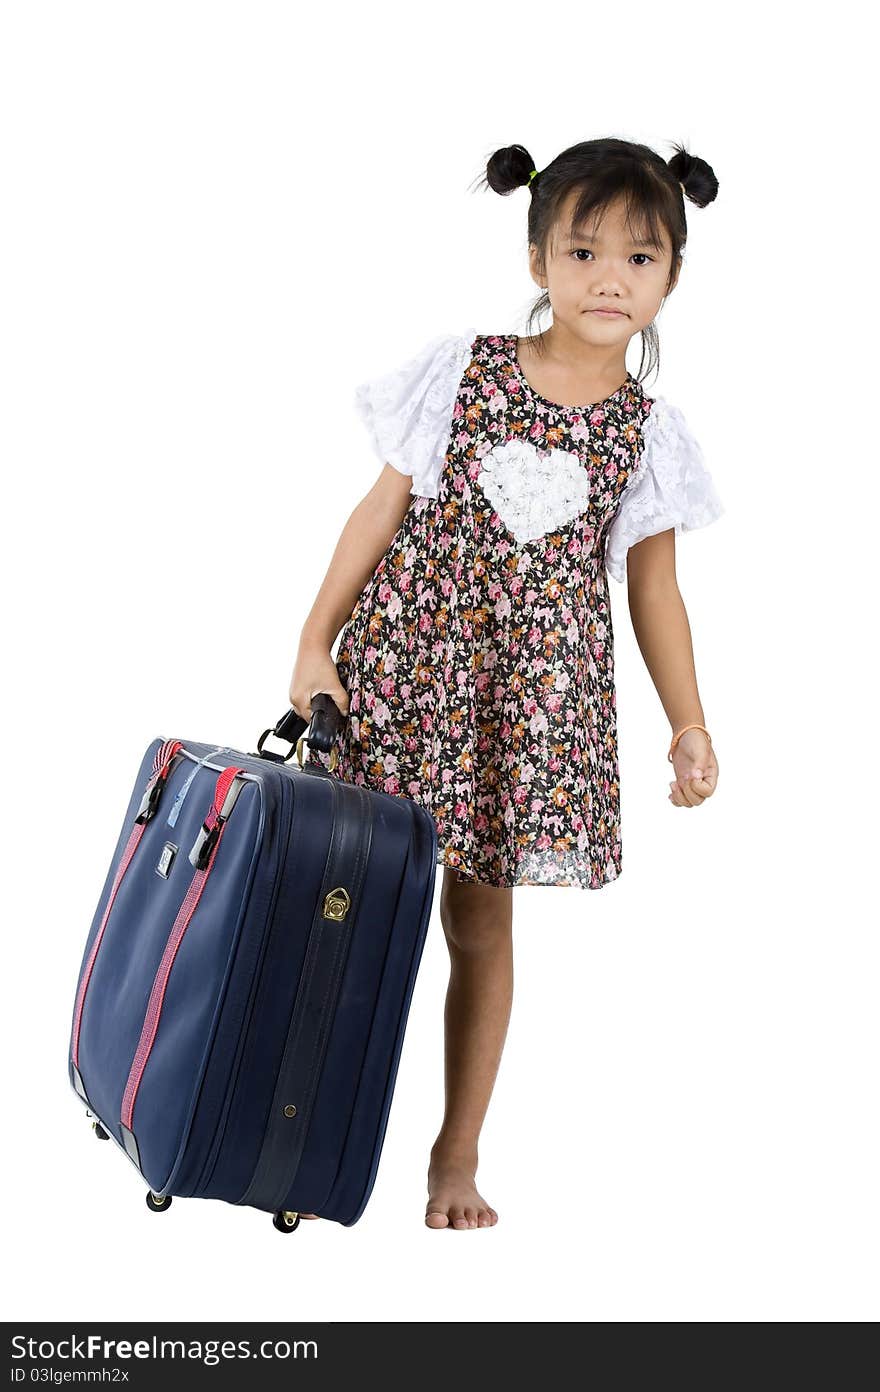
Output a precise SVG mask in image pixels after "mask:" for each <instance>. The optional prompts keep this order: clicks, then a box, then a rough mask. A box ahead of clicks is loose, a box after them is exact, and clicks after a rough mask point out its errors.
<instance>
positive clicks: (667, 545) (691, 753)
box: [626, 528, 718, 807]
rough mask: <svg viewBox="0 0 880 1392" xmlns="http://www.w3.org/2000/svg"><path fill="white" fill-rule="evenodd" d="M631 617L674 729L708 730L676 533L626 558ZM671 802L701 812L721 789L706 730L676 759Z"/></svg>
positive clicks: (683, 742)
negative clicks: (681, 585) (677, 565)
mask: <svg viewBox="0 0 880 1392" xmlns="http://www.w3.org/2000/svg"><path fill="white" fill-rule="evenodd" d="M626 572H627V592H628V601H629V612H630V616H631V618H632V625H633V631H634V632H635V636H636V642H637V643H638V645H639V651H640V652H641V654H642V657H643V658H644V660H645V666H646V667H647V669H648V671H649V673H650V674H651V680H652V681H653V683H654V686H655V687H656V689H657V694H658V696H659V697H660V701H661V703H662V705H663V709H664V710H665V712H666V715H667V717H668V720H669V724H670V726H671V734H670V742H671V741H672V738H673V737H674V736H675V735H676V734H677V733H678V731H679V730H681V729H682V727H683V726H685V725H694V724H697V725H706V724H707V721H706V719H705V716H704V714H703V707H702V703H701V701H700V696H699V692H698V690H697V676H696V672H695V670H694V651H693V646H692V643H691V629H690V624H689V622H688V616H687V610H686V609H685V607H684V600H683V599H682V597H681V593H680V591H679V588H678V581H677V579H676V574H675V530H674V528H670V529H669V530H667V531H664V532H658V533H656V534H655V535H654V536H650V537H645V538H644V539H643V540H642V541H640V542H638V543H637V544H636V545H635V546H632V547H630V549H629V551H628V553H627V558H626ZM672 767H673V769H674V770H675V778H674V780H673V781H672V782H671V783H670V785H669V786H670V789H671V792H670V794H669V800H670V802H672V803H673V805H674V806H676V807H698V806H699V805H700V803H702V802H705V800H706V798H708V797H711V795H712V793H714V791H715V788H716V786H717V783H718V761H717V759H716V758H715V752H714V750H713V747H712V745H711V744H710V743H709V741H708V739H707V738H706V736H705V735H704V734H703V731H702V730H687V731H686V732H685V734H683V735H682V737H681V739H680V740H679V741H678V743H677V745H676V747H675V750H674V751H673V755H672Z"/></svg>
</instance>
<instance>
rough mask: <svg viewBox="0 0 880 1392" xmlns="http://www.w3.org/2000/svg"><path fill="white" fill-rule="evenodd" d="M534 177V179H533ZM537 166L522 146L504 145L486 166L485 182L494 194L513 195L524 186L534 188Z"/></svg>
mask: <svg viewBox="0 0 880 1392" xmlns="http://www.w3.org/2000/svg"><path fill="white" fill-rule="evenodd" d="M533 176H534V178H533ZM535 178H537V166H536V165H535V161H534V160H533V159H532V157H531V155H530V154H529V152H528V150H527V149H526V147H525V146H524V145H505V146H503V148H502V149H500V150H496V151H495V153H494V155H492V156H491V157H490V159H489V162H488V164H487V165H486V179H485V182H486V183H487V184H488V185H489V188H491V189H494V191H495V193H503V194H507V193H513V191H514V189H518V188H522V187H523V185H524V184H531V185H532V187H534V179H535Z"/></svg>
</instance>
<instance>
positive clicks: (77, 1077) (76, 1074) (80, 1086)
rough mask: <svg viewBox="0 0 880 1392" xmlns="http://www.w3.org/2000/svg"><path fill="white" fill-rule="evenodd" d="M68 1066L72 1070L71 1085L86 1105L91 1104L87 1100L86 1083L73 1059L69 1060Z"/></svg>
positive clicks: (89, 1105)
mask: <svg viewBox="0 0 880 1392" xmlns="http://www.w3.org/2000/svg"><path fill="white" fill-rule="evenodd" d="M70 1067H71V1068H72V1070H73V1086H74V1088H75V1090H76V1091H77V1092H78V1093H79V1095H80V1097H81V1098H82V1100H83V1101H84V1102H85V1104H86V1106H87V1107H91V1105H92V1104H91V1102H90V1101H89V1095H88V1093H87V1092H86V1085H85V1083H84V1082H83V1080H82V1074H81V1073H80V1071H79V1069H78V1068H77V1066H76V1064H75V1063H74V1061H73V1059H71V1060H70Z"/></svg>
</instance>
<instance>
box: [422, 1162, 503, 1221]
mask: <svg viewBox="0 0 880 1392" xmlns="http://www.w3.org/2000/svg"><path fill="white" fill-rule="evenodd" d="M431 1156H432V1158H431V1163H430V1165H429V1166H428V1204H427V1208H426V1209H425V1223H426V1225H427V1226H428V1227H429V1228H460V1229H465V1228H492V1227H494V1226H495V1224H496V1223H497V1222H498V1214H497V1213H496V1212H495V1210H494V1208H490V1207H489V1205H488V1204H487V1203H486V1200H485V1199H484V1198H483V1197H482V1195H481V1194H479V1193H478V1192H477V1187H476V1184H475V1183H474V1179H475V1175H476V1166H475V1165H469V1164H468V1163H467V1162H466V1161H461V1160H451V1159H450V1160H447V1159H444V1158H443V1156H442V1155H438V1156H437V1157H436V1159H435V1158H434V1152H433V1151H432V1152H431Z"/></svg>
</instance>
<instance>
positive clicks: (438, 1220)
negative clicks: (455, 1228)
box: [425, 1208, 449, 1228]
mask: <svg viewBox="0 0 880 1392" xmlns="http://www.w3.org/2000/svg"><path fill="white" fill-rule="evenodd" d="M425 1222H426V1223H427V1225H428V1227H429V1228H448V1227H449V1215H448V1214H446V1213H443V1212H442V1211H441V1210H440V1209H439V1208H429V1209H428V1211H427V1213H426V1214H425Z"/></svg>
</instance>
